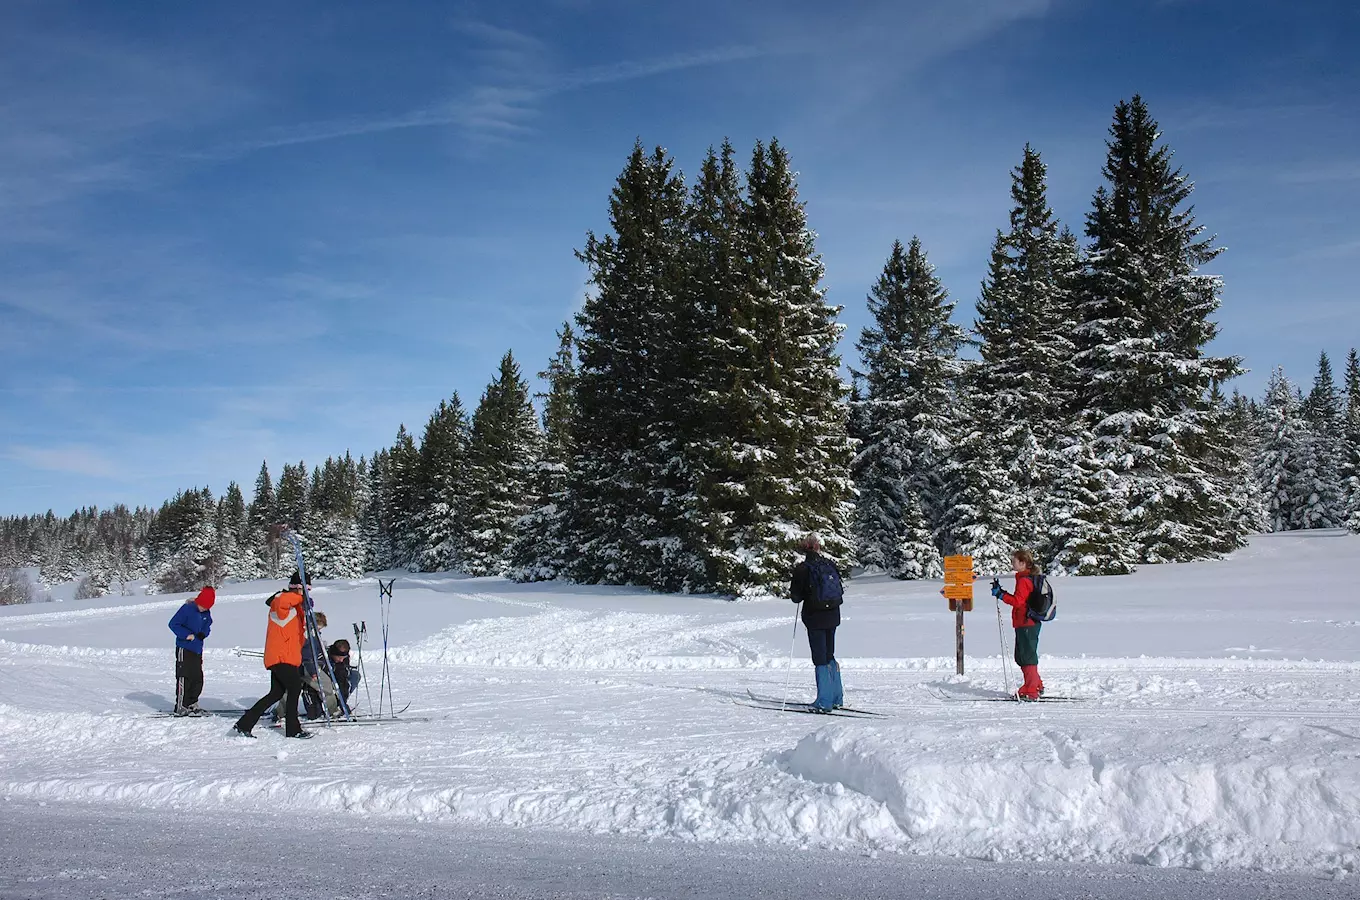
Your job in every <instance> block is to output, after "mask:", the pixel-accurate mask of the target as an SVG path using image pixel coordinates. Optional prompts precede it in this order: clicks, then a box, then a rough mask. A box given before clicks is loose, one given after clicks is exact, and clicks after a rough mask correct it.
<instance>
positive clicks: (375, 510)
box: [359, 448, 397, 572]
mask: <svg viewBox="0 0 1360 900" xmlns="http://www.w3.org/2000/svg"><path fill="white" fill-rule="evenodd" d="M390 456H391V451H389V450H388V449H386V448H383V449H382V450H379V451H378V452H377V453H374V454H373V459H372V461H371V462H370V463H369V465H368V472H367V480H368V488H367V490H366V494H367V502H366V503H365V504H364V507H363V512H362V515H361V517H360V521H359V532H360V537H361V538H362V540H363V544H364V568H365V569H366V570H367V571H370V572H382V571H386V570H387V569H391V568H394V567H395V566H396V565H397V547H396V542H395V540H394V534H393V527H392V514H393V499H392V478H391V474H390V472H389V465H390V463H389V459H390Z"/></svg>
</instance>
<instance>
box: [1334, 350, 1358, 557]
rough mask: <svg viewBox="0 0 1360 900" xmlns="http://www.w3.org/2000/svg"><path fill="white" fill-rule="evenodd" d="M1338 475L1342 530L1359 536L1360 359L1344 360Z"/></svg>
mask: <svg viewBox="0 0 1360 900" xmlns="http://www.w3.org/2000/svg"><path fill="white" fill-rule="evenodd" d="M1337 468H1338V475H1339V476H1340V479H1341V484H1342V487H1343V488H1344V490H1345V498H1346V501H1345V511H1346V527H1348V528H1349V529H1350V530H1351V531H1354V532H1356V533H1358V534H1360V358H1357V356H1356V353H1355V349H1354V348H1352V349H1351V352H1350V355H1349V356H1348V357H1347V358H1346V418H1345V421H1344V422H1343V424H1342V431H1341V462H1340V465H1339V466H1338V467H1337Z"/></svg>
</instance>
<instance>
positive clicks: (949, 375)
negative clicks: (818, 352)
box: [855, 237, 971, 578]
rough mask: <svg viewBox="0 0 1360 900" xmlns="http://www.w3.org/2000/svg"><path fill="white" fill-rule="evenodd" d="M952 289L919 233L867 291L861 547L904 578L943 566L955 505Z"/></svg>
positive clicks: (956, 341) (862, 553)
mask: <svg viewBox="0 0 1360 900" xmlns="http://www.w3.org/2000/svg"><path fill="white" fill-rule="evenodd" d="M948 296H949V295H948V293H947V292H946V291H945V289H944V287H943V285H941V284H940V281H939V279H938V278H936V277H935V270H934V267H933V266H931V265H930V262H929V261H928V260H927V259H926V254H925V252H924V251H923V250H922V249H921V242H920V240H919V239H917V238H915V237H913V238H912V239H911V243H910V245H909V246H908V247H907V248H905V249H904V248H903V247H902V243H901V242H900V241H894V242H893V246H892V252H891V253H890V254H889V256H888V261H887V263H886V264H885V265H884V267H883V273H882V274H881V275H880V276H879V279H878V281H877V283H876V284H875V285H874V286H873V288H872V290H871V291H870V294H869V312H870V313H871V314H872V315H873V317H874V324H873V325H870V326H868V327H866V328H865V329H864V331H863V332H862V333H861V335H860V339H859V342H858V343H857V344H856V346H857V347H858V349H859V351H860V354H861V355H862V356H863V359H864V366H865V372H864V379H865V383H866V384H867V386H868V395H867V398H866V400H865V402H864V406H865V409H866V412H867V418H868V432H869V437H868V440H867V441H866V443H865V445H864V447H863V448H861V449H860V451H859V454H858V456H857V458H856V460H855V471H856V481H857V487H858V490H859V500H858V503H857V505H856V511H855V533H856V542H857V550H858V556H859V559H860V562H861V563H862V564H864V565H866V566H873V567H877V568H880V569H883V570H884V571H886V572H888V573H890V574H892V575H894V576H895V577H898V578H933V577H936V576H938V575H939V573H940V548H939V547H938V546H937V545H936V543H935V541H934V540H933V539H932V536H931V535H932V531H934V530H935V528H937V527H938V526H939V525H941V524H943V519H944V516H945V511H946V510H947V509H949V503H948V502H947V500H946V497H945V494H946V490H945V485H944V482H943V479H942V478H941V474H940V473H941V471H942V469H943V463H944V460H945V455H946V451H947V450H948V448H949V446H950V443H951V441H950V433H951V430H952V428H953V422H952V421H951V417H952V415H953V413H952V412H951V407H952V406H953V397H952V395H951V390H950V388H951V383H952V381H953V379H955V378H956V377H957V376H958V374H959V372H960V364H959V361H958V348H959V346H960V345H961V344H962V343H963V330H962V329H961V328H959V327H958V326H957V325H954V324H953V323H951V322H950V321H949V319H950V316H951V315H952V313H953V311H954V304H953V303H951V302H949V299H948ZM928 517H929V518H928ZM969 549H971V548H969ZM964 552H967V550H965V551H964Z"/></svg>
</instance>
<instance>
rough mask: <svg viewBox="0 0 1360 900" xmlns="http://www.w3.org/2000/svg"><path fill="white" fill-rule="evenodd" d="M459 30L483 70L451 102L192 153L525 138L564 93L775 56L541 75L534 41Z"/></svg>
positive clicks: (715, 55) (756, 51) (675, 57)
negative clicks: (374, 138)
mask: <svg viewBox="0 0 1360 900" xmlns="http://www.w3.org/2000/svg"><path fill="white" fill-rule="evenodd" d="M457 30H459V31H460V32H461V33H463V34H465V35H467V36H468V37H470V38H472V39H474V40H476V41H477V42H478V45H479V50H478V52H477V53H476V54H475V58H477V59H478V60H479V61H480V64H481V73H480V74H481V83H478V84H475V85H473V86H472V87H470V88H467V89H466V90H464V91H463V92H462V93H460V94H458V95H457V96H455V97H453V98H450V99H448V100H444V101H440V102H437V103H433V104H429V105H426V106H422V107H418V108H415V109H410V110H406V111H404V112H400V113H394V114H391V115H382V116H372V117H355V118H349V119H332V120H326V121H319V122H306V123H302V124H298V125H291V126H287V127H284V128H279V129H275V130H272V131H266V132H263V133H261V134H258V135H256V136H254V137H251V138H247V139H244V140H241V141H237V142H230V143H226V144H223V145H220V146H218V147H215V148H213V149H211V150H208V151H205V152H203V153H200V154H194V155H195V156H197V157H199V158H204V159H214V160H227V159H233V158H237V157H240V156H244V155H247V154H250V153H255V152H258V151H261V150H269V149H273V148H278V147H288V146H294V145H298V144H313V143H320V142H323V141H332V140H337V139H341V138H349V137H359V136H363V135H370V134H380V133H386V132H393V131H402V130H406V129H412V128H434V127H450V126H451V127H455V128H457V129H459V130H460V131H461V132H462V134H463V136H464V137H465V138H467V139H469V140H472V141H475V142H492V143H495V142H500V141H504V140H506V139H510V138H513V137H516V136H520V135H524V134H527V133H530V132H531V131H532V125H531V122H532V120H533V119H534V117H535V116H536V115H537V114H538V110H539V108H540V107H541V105H542V103H543V102H544V101H546V100H549V99H551V98H553V97H556V96H559V95H562V94H566V93H570V92H574V91H581V90H586V89H588V88H592V87H598V86H601V85H606V84H617V83H620V82H627V81H636V80H639V79H644V78H654V77H657V76H660V75H665V74H668V73H671V72H680V71H684V70H687V69H696V68H703V67H707V66H718V65H725V64H729V63H734V62H740V61H743V60H749V59H755V58H757V57H760V56H765V55H768V54H770V53H773V52H778V51H776V50H774V49H772V48H761V47H757V46H753V45H731V46H722V47H713V48H708V49H703V50H697V51H687V52H682V53H675V54H670V55H667V56H661V57H657V58H654V59H644V60H625V61H621V62H617V63H610V64H607V65H600V66H588V67H584V68H576V69H568V70H564V71H551V70H547V69H545V67H544V63H543V60H544V58H545V57H546V56H547V55H548V50H547V48H546V46H545V45H544V44H543V43H542V42H541V41H539V40H538V39H536V38H534V37H531V36H529V35H525V34H522V33H520V32H516V31H511V30H509V29H504V28H498V27H496V26H492V25H487V24H485V23H480V22H462V23H459V24H458V26H457Z"/></svg>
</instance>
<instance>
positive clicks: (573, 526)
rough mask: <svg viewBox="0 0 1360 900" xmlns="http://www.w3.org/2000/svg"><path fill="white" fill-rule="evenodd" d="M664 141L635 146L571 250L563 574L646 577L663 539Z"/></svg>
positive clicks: (666, 533) (667, 197) (669, 528)
mask: <svg viewBox="0 0 1360 900" xmlns="http://www.w3.org/2000/svg"><path fill="white" fill-rule="evenodd" d="M673 169H674V164H673V162H672V160H671V158H670V157H669V156H668V155H667V154H666V152H665V150H663V149H662V148H660V147H658V148H656V150H655V151H653V152H652V153H651V154H648V153H646V152H645V151H644V150H643V148H642V146H641V144H638V145H636V146H634V148H633V152H632V154H631V155H630V156H629V159H628V163H627V165H626V166H625V167H624V170H623V172H622V173H621V174H620V175H619V177H618V180H617V182H616V184H615V186H614V190H613V192H612V194H611V196H610V202H609V224H610V229H611V231H612V233H611V234H606V235H605V236H604V237H603V238H600V237H597V236H596V235H595V234H594V233H590V234H588V235H587V239H586V246H585V249H584V250H582V251H580V252H578V254H577V255H578V256H579V258H580V259H581V261H582V262H584V263H585V264H586V266H587V268H588V269H589V273H590V283H591V285H592V290H591V292H590V295H589V296H588V297H587V298H586V303H585V307H584V308H583V309H582V311H581V313H580V314H579V316H578V318H577V325H578V328H579V336H578V341H577V347H578V351H579V353H578V355H579V365H580V368H579V370H578V373H577V378H576V403H577V411H576V417H575V419H574V421H573V423H572V434H571V444H572V462H571V466H570V475H569V478H568V485H569V487H568V492H567V497H568V503H567V505H566V532H567V536H568V537H567V540H568V543H569V545H570V546H571V547H572V552H573V558H572V559H571V568H570V577H572V578H573V579H575V580H578V581H583V582H587V583H596V582H604V583H607V584H630V583H633V584H652V583H653V582H654V580H655V579H656V577H657V576H658V575H659V569H660V548H662V547H665V546H667V545H671V546H673V545H674V543H675V538H676V535H675V534H674V528H675V526H676V525H677V524H678V522H676V521H667V516H669V515H671V514H673V512H674V504H673V502H671V501H672V500H673V498H667V497H664V496H662V491H661V490H660V487H661V485H660V484H658V483H656V480H655V479H656V478H657V477H658V475H659V473H660V472H662V471H663V469H664V466H665V464H666V459H665V458H664V453H666V452H673V451H674V449H675V448H674V446H673V445H672V444H671V443H670V440H672V439H674V437H675V435H667V436H666V437H667V442H666V444H665V446H664V447H657V446H656V445H655V444H654V443H649V441H654V440H656V439H657V438H658V437H659V435H658V433H657V432H658V425H659V424H661V423H665V422H668V421H672V417H673V414H674V412H675V410H674V408H673V406H672V405H671V403H670V402H669V401H670V400H671V399H672V398H673V397H674V396H675V393H674V391H673V389H672V388H671V386H669V385H666V384H664V383H663V380H664V378H665V377H666V376H667V375H674V374H676V373H675V371H674V369H673V365H674V363H673V360H674V359H675V357H676V354H675V353H674V352H673V348H671V347H668V346H666V345H667V342H672V341H677V340H681V339H683V338H684V337H685V335H683V334H682V333H679V332H677V331H676V329H675V314H676V307H677V305H678V303H679V293H680V289H681V281H682V274H683V255H684V243H685V241H684V238H685V235H684V229H685V188H684V183H683V182H682V181H681V179H680V177H679V176H678V174H676V173H675V172H674V171H673Z"/></svg>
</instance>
